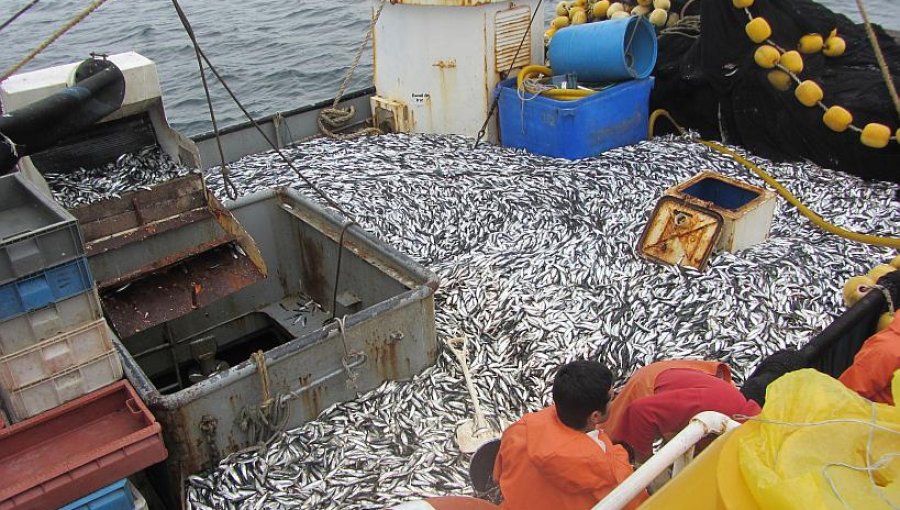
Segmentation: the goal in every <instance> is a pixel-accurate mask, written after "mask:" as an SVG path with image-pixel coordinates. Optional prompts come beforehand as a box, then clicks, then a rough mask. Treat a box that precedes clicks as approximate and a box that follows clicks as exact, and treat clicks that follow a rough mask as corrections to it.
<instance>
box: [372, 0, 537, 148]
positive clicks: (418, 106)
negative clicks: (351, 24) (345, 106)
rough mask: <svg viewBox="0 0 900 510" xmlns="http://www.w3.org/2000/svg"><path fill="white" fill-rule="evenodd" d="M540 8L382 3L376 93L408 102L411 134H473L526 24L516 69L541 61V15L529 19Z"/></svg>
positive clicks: (463, 1)
mask: <svg viewBox="0 0 900 510" xmlns="http://www.w3.org/2000/svg"><path fill="white" fill-rule="evenodd" d="M537 7H538V1H537V0H513V1H510V0H478V1H472V0H396V1H394V0H392V1H391V2H387V3H385V5H384V9H383V10H382V12H381V16H380V17H379V19H378V23H377V24H376V26H375V34H374V44H373V46H374V54H375V57H374V83H375V89H376V94H377V96H378V97H379V98H383V99H385V100H388V101H395V102H397V103H401V104H403V105H406V107H407V108H408V110H409V113H410V115H409V117H410V118H411V130H412V131H413V132H416V133H441V134H460V135H467V136H475V135H476V134H477V133H478V130H479V129H480V128H481V126H482V124H483V123H484V121H485V118H486V117H487V114H488V110H489V109H490V106H491V102H492V101H493V91H494V87H495V86H496V85H497V83H499V82H500V80H501V79H502V78H503V77H505V76H504V75H505V73H506V72H507V71H508V70H509V68H510V64H511V63H512V62H513V58H514V57H516V50H517V49H518V48H519V44H520V42H522V40H523V36H525V35H526V33H528V29H529V24H530V25H531V31H530V33H528V35H527V36H526V37H525V40H524V43H522V48H521V50H520V51H519V54H518V56H517V57H516V59H515V64H516V68H517V69H518V68H521V67H524V66H526V65H529V64H543V62H544V40H543V38H544V35H543V34H544V30H543V26H544V15H543V12H539V13H538V14H537V16H534V17H533V18H534V22H533V23H530V22H531V20H532V16H533V14H534V11H535V9H536V8H537ZM514 72H515V71H514ZM501 73H503V74H502V75H501ZM398 124H403V123H398ZM495 125H496V124H495V122H491V123H490V124H489V128H490V129H489V130H488V139H489V140H492V141H496V130H495V129H494V128H493V126H495Z"/></svg>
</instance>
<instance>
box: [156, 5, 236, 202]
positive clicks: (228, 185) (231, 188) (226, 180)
mask: <svg viewBox="0 0 900 510" xmlns="http://www.w3.org/2000/svg"><path fill="white" fill-rule="evenodd" d="M172 4H173V5H174V6H175V12H177V13H178V18H179V19H181V20H182V21H183V22H184V21H186V15H185V14H184V11H183V10H181V5H179V4H178V2H177V0H172ZM185 31H186V32H187V35H188V37H190V39H191V43H193V45H194V53H195V54H196V55H197V67H199V68H200V81H202V82H203V92H204V94H206V106H207V107H209V119H210V121H212V127H213V133H215V135H216V146H218V148H219V161H220V162H221V163H222V167H221V168H222V170H221V173H222V182H223V184H224V187H225V194H226V195H228V198H229V199H231V200H234V199H236V198H237V197H238V191H237V186H235V185H234V182H233V181H232V180H231V175H230V172H229V170H228V166H227V165H226V164H225V151H223V150H222V137H221V136H220V135H219V125H218V124H217V123H216V113H215V111H214V110H213V105H212V99H211V98H210V95H209V84H208V83H207V82H206V71H205V70H204V69H203V60H202V59H201V58H200V46H199V44H198V43H197V37H196V36H195V35H194V29H193V27H191V25H190V23H186V25H185Z"/></svg>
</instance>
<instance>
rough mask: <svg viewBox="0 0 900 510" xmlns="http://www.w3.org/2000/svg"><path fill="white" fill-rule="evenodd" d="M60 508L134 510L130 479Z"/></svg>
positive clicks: (63, 509) (74, 509) (70, 509)
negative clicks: (129, 485)
mask: <svg viewBox="0 0 900 510" xmlns="http://www.w3.org/2000/svg"><path fill="white" fill-rule="evenodd" d="M59 510H134V495H133V494H132V493H131V488H130V487H128V479H122V480H119V481H118V482H116V483H114V484H112V485H107V486H106V487H104V488H102V489H99V490H97V491H94V492H92V493H90V494H88V495H87V496H85V497H83V498H81V499H79V500H77V501H73V502H71V503H69V504H68V505H66V506H64V507H62V508H60V509H59Z"/></svg>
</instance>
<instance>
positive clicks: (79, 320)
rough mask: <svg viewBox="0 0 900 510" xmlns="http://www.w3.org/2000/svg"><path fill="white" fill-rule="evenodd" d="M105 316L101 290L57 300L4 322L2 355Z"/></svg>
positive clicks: (0, 328)
mask: <svg viewBox="0 0 900 510" xmlns="http://www.w3.org/2000/svg"><path fill="white" fill-rule="evenodd" d="M101 317H103V312H102V310H101V308H100V299H99V298H98V297H97V291H96V290H94V289H89V290H88V291H86V292H82V293H81V294H77V295H75V296H72V297H70V298H66V299H63V300H62V301H59V302H57V303H51V304H50V305H49V306H46V307H44V308H41V309H39V310H34V311H31V312H28V313H23V314H19V315H17V316H15V317H13V318H11V319H7V320H5V321H3V322H0V356H6V355H9V354H12V353H14V352H18V351H21V350H22V349H27V348H29V347H31V346H33V345H34V344H37V343H39V342H41V341H44V340H46V339H48V338H50V337H54V336H56V335H59V334H60V333H64V332H66V331H69V330H71V329H73V328H74V327H76V326H78V325H79V324H84V323H86V322H92V321H95V320H97V319H99V318H101Z"/></svg>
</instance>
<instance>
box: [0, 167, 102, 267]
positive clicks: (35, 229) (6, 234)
mask: <svg viewBox="0 0 900 510" xmlns="http://www.w3.org/2000/svg"><path fill="white" fill-rule="evenodd" d="M83 254H84V247H83V246H82V244H81V235H80V234H79V232H78V224H77V222H76V221H75V218H74V217H73V216H72V215H71V214H69V213H68V212H67V211H66V210H65V209H63V208H62V207H60V206H59V204H57V203H56V202H54V201H53V200H51V199H50V198H48V197H47V196H46V195H44V194H43V193H42V192H41V191H40V190H39V189H38V188H37V187H36V186H35V185H34V184H32V183H31V182H28V181H27V180H25V179H24V178H23V177H22V176H21V175H19V174H17V173H16V174H10V175H5V176H3V177H0V285H3V284H6V283H9V282H12V281H14V280H16V279H20V278H24V277H26V276H28V275H31V274H34V273H37V272H39V271H42V270H44V269H47V268H50V267H54V266H58V265H60V264H63V263H66V262H69V261H71V260H74V259H75V258H76V257H79V256H81V255H83Z"/></svg>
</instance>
